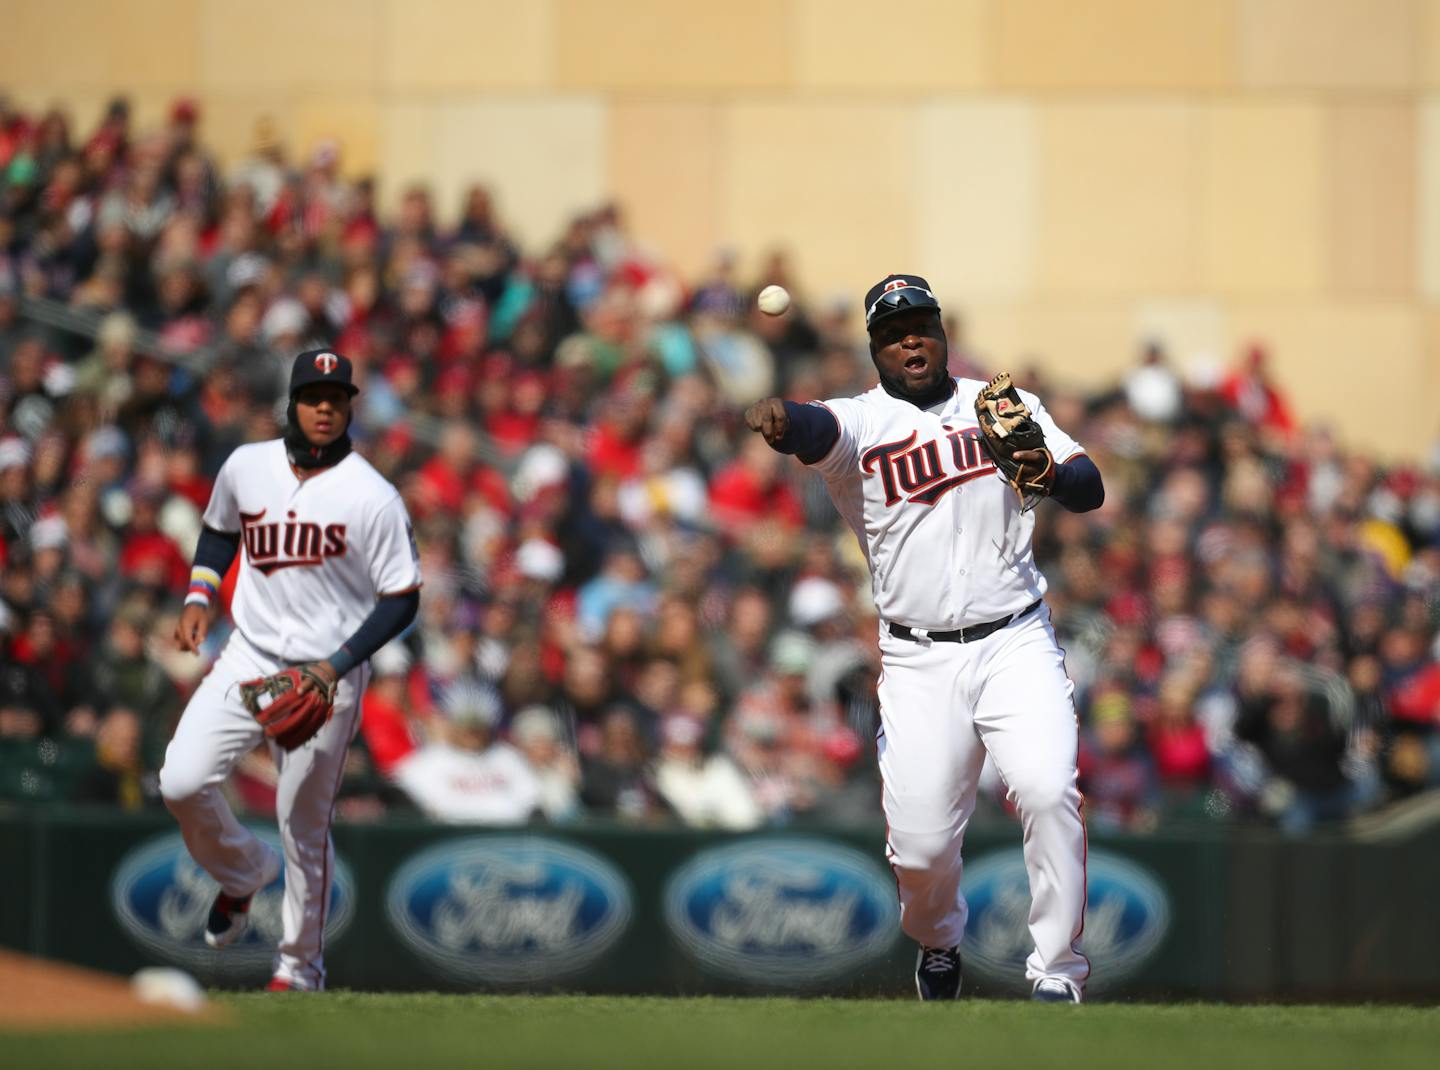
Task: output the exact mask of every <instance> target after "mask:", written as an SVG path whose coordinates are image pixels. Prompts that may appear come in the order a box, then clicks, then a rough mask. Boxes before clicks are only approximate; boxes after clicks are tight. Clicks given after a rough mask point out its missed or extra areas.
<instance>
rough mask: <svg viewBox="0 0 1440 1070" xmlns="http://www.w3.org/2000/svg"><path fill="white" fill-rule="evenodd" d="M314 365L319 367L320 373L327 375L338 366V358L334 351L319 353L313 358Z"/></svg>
mask: <svg viewBox="0 0 1440 1070" xmlns="http://www.w3.org/2000/svg"><path fill="white" fill-rule="evenodd" d="M315 367H317V368H319V369H320V374H321V375H329V374H330V373H331V372H333V371H334V370H335V369H336V368H338V367H340V358H339V357H337V356H336V355H335V354H334V353H321V354H320V355H319V356H317V357H316V358H315Z"/></svg>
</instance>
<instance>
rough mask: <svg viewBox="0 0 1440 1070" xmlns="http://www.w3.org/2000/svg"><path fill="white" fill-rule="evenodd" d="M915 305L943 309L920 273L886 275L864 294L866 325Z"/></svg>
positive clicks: (867, 328)
mask: <svg viewBox="0 0 1440 1070" xmlns="http://www.w3.org/2000/svg"><path fill="white" fill-rule="evenodd" d="M912 308H933V309H934V310H935V311H936V312H939V311H940V302H939V301H937V300H935V295H934V294H933V293H931V292H930V284H929V283H928V282H926V281H925V280H924V279H922V278H921V277H920V276H919V275H886V276H885V277H884V278H883V279H881V280H880V281H879V282H877V283H876V284H875V285H874V286H872V287H870V289H869V291H868V292H866V294H865V329H866V330H867V331H868V330H869V329H870V328H871V327H874V326H875V324H877V323H879V322H880V321H881V320H883V319H886V318H888V317H890V316H894V315H896V314H898V313H901V312H908V311H909V310H910V309H912Z"/></svg>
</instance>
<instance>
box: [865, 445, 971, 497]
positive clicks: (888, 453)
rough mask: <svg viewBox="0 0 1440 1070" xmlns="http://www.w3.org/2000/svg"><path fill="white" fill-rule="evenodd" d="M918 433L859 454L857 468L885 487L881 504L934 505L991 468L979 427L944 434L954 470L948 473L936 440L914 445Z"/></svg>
mask: <svg viewBox="0 0 1440 1070" xmlns="http://www.w3.org/2000/svg"><path fill="white" fill-rule="evenodd" d="M918 435H919V432H917V431H911V432H910V435H909V437H907V438H903V439H900V440H899V441H898V442H886V443H883V444H881V445H879V446H875V447H873V448H871V449H868V450H866V451H865V452H864V454H862V455H861V457H860V470H861V471H863V472H864V473H865V474H866V475H867V476H869V475H875V474H877V472H878V474H879V476H880V481H881V484H882V485H883V486H884V488H885V504H886V505H897V504H899V503H900V502H901V501H908V502H916V503H918V504H920V505H934V504H935V503H936V502H938V501H939V500H940V499H941V498H942V497H944V495H945V494H946V493H947V492H948V491H951V490H954V489H955V488H956V487H958V486H960V484H962V483H968V482H970V480H972V479H975V478H977V477H979V476H983V475H985V474H986V473H987V472H993V471H995V465H994V464H993V463H992V462H991V460H990V456H989V454H987V453H986V452H985V448H984V447H983V446H982V445H981V444H980V429H979V428H978V427H970V428H966V429H964V430H962V431H950V432H949V433H948V434H946V436H945V440H946V441H947V442H949V444H950V449H949V454H950V458H951V461H952V462H953V463H954V466H955V469H956V471H955V472H953V473H948V472H946V471H945V466H944V464H943V463H942V462H941V459H940V458H941V448H940V442H939V440H938V439H933V438H932V439H931V440H930V441H929V442H924V443H921V444H920V445H918V446H917V445H915V439H916V438H917V437H918Z"/></svg>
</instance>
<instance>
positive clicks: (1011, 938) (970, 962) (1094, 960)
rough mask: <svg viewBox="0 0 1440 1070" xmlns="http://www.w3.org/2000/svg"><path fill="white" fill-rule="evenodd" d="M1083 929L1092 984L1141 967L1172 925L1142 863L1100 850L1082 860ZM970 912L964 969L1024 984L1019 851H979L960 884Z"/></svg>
mask: <svg viewBox="0 0 1440 1070" xmlns="http://www.w3.org/2000/svg"><path fill="white" fill-rule="evenodd" d="M1085 868H1086V892H1087V899H1086V903H1085V933H1084V936H1083V937H1082V938H1081V941H1080V950H1081V951H1082V952H1084V953H1085V956H1086V957H1087V958H1088V959H1089V960H1090V975H1091V978H1092V981H1091V984H1092V986H1104V985H1108V984H1111V983H1113V982H1115V981H1121V980H1124V979H1125V978H1126V977H1128V976H1130V975H1131V974H1133V973H1135V971H1136V970H1138V969H1139V968H1140V967H1141V966H1143V965H1144V964H1145V963H1146V962H1147V961H1148V960H1149V959H1150V957H1151V956H1152V955H1154V954H1155V952H1156V950H1157V949H1158V948H1159V947H1160V944H1161V941H1163V940H1164V939H1165V934H1166V932H1168V931H1169V928H1170V902H1169V898H1168V897H1167V896H1166V894H1165V889H1164V888H1163V887H1162V886H1161V885H1160V882H1159V881H1158V880H1156V879H1155V877H1154V876H1152V875H1151V873H1150V872H1149V871H1148V870H1147V869H1145V868H1144V867H1143V866H1141V865H1139V864H1138V863H1136V862H1132V861H1130V860H1128V859H1123V858H1119V857H1117V856H1116V855H1113V854H1110V853H1108V852H1105V851H1096V850H1093V849H1092V850H1091V851H1090V853H1089V857H1088V858H1087V860H1086V867H1085ZM961 891H962V892H963V893H964V895H965V901H966V902H967V903H968V904H969V905H970V918H969V921H968V922H967V923H966V926H965V940H964V943H963V944H962V948H963V953H964V957H965V968H966V970H967V971H968V970H971V969H973V970H974V971H975V972H976V973H977V974H979V975H980V976H982V977H985V978H987V979H989V980H991V981H994V982H997V983H999V984H1003V985H1006V986H1019V985H1023V984H1024V978H1025V958H1026V956H1028V955H1029V954H1030V952H1031V950H1033V948H1034V946H1035V944H1034V941H1033V940H1032V939H1031V938H1030V929H1029V926H1028V919H1029V916H1030V881H1029V877H1028V876H1027V875H1026V872H1025V860H1024V858H1023V856H1022V855H1021V853H1020V851H1019V850H1018V849H1017V850H1006V851H999V852H995V853H992V854H988V855H985V856H984V857H982V858H980V859H979V860H977V861H976V862H975V863H974V864H972V865H967V866H966V867H965V876H964V879H963V881H962V883H961Z"/></svg>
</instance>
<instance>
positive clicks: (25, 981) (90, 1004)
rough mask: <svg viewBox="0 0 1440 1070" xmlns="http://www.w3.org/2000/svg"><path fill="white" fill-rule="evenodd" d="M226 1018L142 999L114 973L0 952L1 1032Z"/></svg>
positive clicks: (216, 1010) (221, 1013) (222, 1013)
mask: <svg viewBox="0 0 1440 1070" xmlns="http://www.w3.org/2000/svg"><path fill="white" fill-rule="evenodd" d="M226 1018H227V1015H226V1013H225V1011H224V1010H223V1009H222V1008H219V1007H215V1006H209V1007H206V1008H204V1009H203V1010H202V1011H200V1012H199V1013H197V1014H188V1013H186V1012H184V1011H181V1010H177V1009H175V1008H173V1007H162V1006H155V1005H153V1004H149V1003H142V1002H140V1000H138V999H136V998H135V996H134V995H133V994H131V991H130V982H129V981H128V980H126V979H125V978H121V977H115V976H113V975H112V974H108V973H100V972H98V971H96V970H86V969H81V968H80V967H79V966H67V965H65V964H64V963H59V962H46V961H45V960H43V959H36V958H31V957H30V956H28V955H19V954H16V953H15V952H13V951H0V1030H15V1029H50V1030H53V1029H86V1028H107V1029H114V1028H116V1027H117V1026H129V1025H175V1024H178V1023H181V1022H187V1023H188V1022H193V1023H197V1024H202V1023H203V1024H212V1025H213V1024H217V1023H219V1022H223V1021H225V1020H226Z"/></svg>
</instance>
